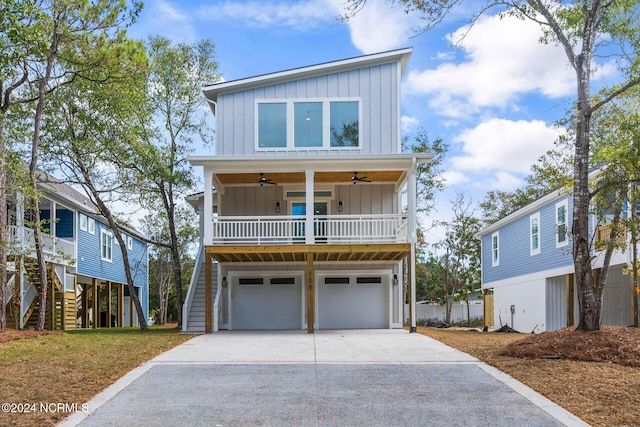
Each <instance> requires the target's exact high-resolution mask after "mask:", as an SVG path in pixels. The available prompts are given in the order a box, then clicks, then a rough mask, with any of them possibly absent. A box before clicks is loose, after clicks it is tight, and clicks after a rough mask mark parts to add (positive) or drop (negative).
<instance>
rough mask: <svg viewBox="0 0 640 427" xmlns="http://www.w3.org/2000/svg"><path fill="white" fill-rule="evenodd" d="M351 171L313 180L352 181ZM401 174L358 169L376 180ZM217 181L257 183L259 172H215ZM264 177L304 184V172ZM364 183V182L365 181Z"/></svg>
mask: <svg viewBox="0 0 640 427" xmlns="http://www.w3.org/2000/svg"><path fill="white" fill-rule="evenodd" d="M353 172H354V171H351V172H316V173H315V174H314V182H316V183H344V182H352V180H351V177H352V176H353ZM402 176H403V171H401V170H389V171H365V170H362V171H361V170H359V171H358V177H360V178H364V177H366V179H367V180H369V181H371V182H372V183H376V182H394V183H395V182H398V181H400V180H401V178H402ZM216 177H217V178H218V181H219V182H220V183H221V184H223V185H239V184H256V185H257V184H258V182H259V180H260V172H259V171H258V172H246V173H219V174H216ZM264 177H265V178H267V179H270V180H271V182H274V183H277V184H304V182H305V174H304V172H265V173H264ZM365 184H366V183H365Z"/></svg>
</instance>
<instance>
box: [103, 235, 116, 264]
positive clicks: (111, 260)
mask: <svg viewBox="0 0 640 427" xmlns="http://www.w3.org/2000/svg"><path fill="white" fill-rule="evenodd" d="M104 235H106V236H108V237H109V243H110V245H109V247H108V249H109V257H107V256H106V255H105V254H103V250H102V248H103V246H102V243H103V241H102V236H104ZM113 240H114V238H113V232H112V231H111V230H106V229H104V228H100V259H101V260H102V261H107V262H113Z"/></svg>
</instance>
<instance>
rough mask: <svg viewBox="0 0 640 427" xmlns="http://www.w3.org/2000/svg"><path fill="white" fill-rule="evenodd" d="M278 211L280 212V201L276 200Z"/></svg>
mask: <svg viewBox="0 0 640 427" xmlns="http://www.w3.org/2000/svg"><path fill="white" fill-rule="evenodd" d="M276 213H280V202H279V201H278V202H276Z"/></svg>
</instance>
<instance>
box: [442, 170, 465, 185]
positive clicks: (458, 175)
mask: <svg viewBox="0 0 640 427" xmlns="http://www.w3.org/2000/svg"><path fill="white" fill-rule="evenodd" d="M442 176H443V178H444V180H445V182H446V185H447V186H455V185H458V184H464V183H467V182H469V180H470V178H469V175H467V174H465V173H463V172H462V171H459V170H452V169H448V170H446V171H445V172H444V173H443V174H442Z"/></svg>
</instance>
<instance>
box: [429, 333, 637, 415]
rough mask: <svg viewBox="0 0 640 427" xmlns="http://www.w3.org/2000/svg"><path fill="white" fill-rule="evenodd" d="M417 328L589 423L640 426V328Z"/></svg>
mask: <svg viewBox="0 0 640 427" xmlns="http://www.w3.org/2000/svg"><path fill="white" fill-rule="evenodd" d="M418 332H419V333H421V334H424V335H427V336H429V337H431V338H434V339H437V340H439V341H441V342H443V343H445V344H447V345H450V346H452V347H455V348H457V349H458V350H461V351H464V352H465V353H469V354H471V355H472V356H474V357H477V358H478V359H480V360H482V361H483V362H485V363H487V364H489V365H492V366H495V367H496V368H498V369H500V370H501V371H503V372H506V373H507V374H509V375H511V376H512V377H513V378H515V379H517V380H518V381H520V382H522V383H523V384H525V385H527V386H529V387H530V388H532V389H533V390H535V391H537V392H538V393H540V394H542V395H544V396H545V397H547V398H549V399H550V400H552V401H554V402H555V403H557V404H558V405H560V406H562V407H563V408H565V409H566V410H568V411H569V412H571V413H573V414H575V415H576V416H578V417H580V418H581V419H582V420H584V421H585V422H587V423H589V424H591V425H593V426H602V427H605V426H607V427H608V426H640V393H639V392H638V390H640V369H638V366H640V365H638V362H639V361H640V352H639V350H638V346H640V330H637V329H635V328H624V327H602V329H601V330H600V331H598V332H590V333H583V332H575V331H573V330H572V328H567V329H562V330H560V331H553V332H545V333H542V334H538V335H532V334H508V333H494V332H488V333H481V332H477V331H469V330H451V329H435V328H423V327H419V328H418ZM506 354H513V356H507V355H506ZM548 356H552V358H549V357H548ZM557 356H559V357H560V358H557ZM587 357H588V358H589V359H588V360H589V361H583V360H585V358H587ZM576 359H579V360H576Z"/></svg>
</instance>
